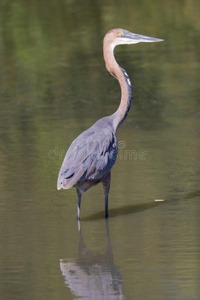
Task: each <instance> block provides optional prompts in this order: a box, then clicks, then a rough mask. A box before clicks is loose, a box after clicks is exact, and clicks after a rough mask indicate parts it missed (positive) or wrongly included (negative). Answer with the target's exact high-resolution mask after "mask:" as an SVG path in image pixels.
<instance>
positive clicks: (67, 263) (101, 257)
mask: <svg viewBox="0 0 200 300" xmlns="http://www.w3.org/2000/svg"><path fill="white" fill-rule="evenodd" d="M78 226H79V244H78V256H77V257H75V258H65V259H60V269H61V272H62V275H63V276H64V280H65V284H66V286H67V287H68V288H69V289H70V290H71V292H72V293H73V294H74V295H75V296H76V297H81V298H84V299H88V300H91V299H95V300H102V299H109V300H122V299H124V295H123V290H122V287H123V282H122V278H121V274H120V271H119V267H117V266H116V265H115V263H114V255H113V250H112V246H111V242H110V234H109V223H108V220H105V227H106V230H105V251H104V254H100V253H97V252H96V251H91V250H90V249H88V247H86V245H85V243H84V240H83V235H82V232H81V229H80V222H78Z"/></svg>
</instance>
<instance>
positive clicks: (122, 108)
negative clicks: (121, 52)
mask: <svg viewBox="0 0 200 300" xmlns="http://www.w3.org/2000/svg"><path fill="white" fill-rule="evenodd" d="M103 50H104V60H105V63H106V68H107V70H108V71H109V72H110V73H111V75H113V76H114V77H116V78H117V79H118V81H119V84H120V87H121V101H120V105H119V107H118V109H117V111H116V112H115V113H114V114H113V115H112V117H113V127H114V130H115V131H117V129H118V127H119V126H120V124H121V123H122V122H123V121H124V119H125V118H126V116H127V114H128V112H129V109H130V107H131V102H132V86H131V81H130V79H129V77H128V74H127V73H126V71H125V70H123V69H122V68H121V67H120V66H119V65H118V63H117V62H116V60H115V57H114V53H113V48H112V46H111V45H108V44H107V43H104V49H103Z"/></svg>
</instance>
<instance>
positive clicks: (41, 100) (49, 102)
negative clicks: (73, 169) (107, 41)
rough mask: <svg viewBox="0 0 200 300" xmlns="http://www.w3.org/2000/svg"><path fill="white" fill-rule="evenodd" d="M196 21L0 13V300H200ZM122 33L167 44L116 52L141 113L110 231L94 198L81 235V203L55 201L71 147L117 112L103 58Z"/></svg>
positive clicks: (97, 193) (146, 5)
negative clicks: (105, 47) (109, 37)
mask: <svg viewBox="0 0 200 300" xmlns="http://www.w3.org/2000/svg"><path fill="white" fill-rule="evenodd" d="M199 11H200V2H199V1H196V0H192V1H191V0H190V1H189V0H179V1H178V0H175V1H172V0H168V1H163V0H161V1H155V0H151V1H146V0H144V1H141V0H134V1H133V0H124V1H117V0H115V1H111V0H107V1H106V0H101V1H100V0H85V1H78V0H57V1H53V0H51V1H46V0H43V1H42V2H41V1H38V0H35V1H32V0H26V1H23V0H19V1H6V0H3V1H1V3H0V191H1V195H0V295H1V297H2V299H5V300H11V299H12V300H18V299H20V300H22V299H74V298H76V297H85V299H150V300H151V299H152V300H156V299H159V300H160V299H173V298H178V299H188V300H189V299H190V300H191V299H198V298H200V273H199V267H198V266H199V263H200V249H199V245H200V233H199V209H200V204H199V200H200V187H199V176H200V160H199V155H200V152H199V149H200V141H199V136H200V52H199V48H200V19H199ZM115 27H121V28H124V29H127V30H129V31H131V32H134V33H139V34H143V35H148V36H153V37H157V38H161V39H164V40H165V41H164V42H162V43H151V44H144V43H141V44H137V45H129V46H120V47H117V48H116V50H115V57H116V60H117V61H118V63H119V64H120V66H122V67H123V68H124V69H125V70H126V71H127V73H128V74H129V77H130V79H131V81H132V85H133V104H132V108H131V110H130V112H129V115H128V117H127V119H126V120H125V122H124V124H123V125H122V126H121V127H120V129H119V131H118V140H119V156H118V160H117V162H116V165H115V166H114V168H113V171H112V183H111V191H110V199H109V208H110V216H111V217H110V219H109V221H108V222H105V221H104V219H103V209H104V197H103V190H102V186H101V185H99V186H96V187H95V188H94V189H91V190H90V191H88V192H87V193H86V194H85V195H84V196H83V201H82V210H81V213H82V221H81V231H79V232H78V228H77V222H76V205H77V196H76V191H75V189H70V190H61V191H57V189H56V183H57V175H58V172H59V169H60V166H61V164H62V160H63V158H64V156H65V153H66V150H67V149H68V147H69V145H70V144H71V142H72V141H73V139H74V138H75V137H76V136H77V135H79V134H80V133H81V132H82V131H84V130H85V129H87V128H88V127H89V126H91V125H92V124H93V123H94V122H95V121H96V120H98V119H99V118H101V117H103V116H106V115H110V114H112V113H114V112H115V111H116V109H117V107H118V105H119V101H120V88H119V84H118V82H117V81H116V79H114V78H113V77H111V76H110V74H109V73H108V72H107V70H106V68H105V63H104V60H103V55H102V40H103V37H104V35H105V33H106V32H107V31H109V30H110V29H112V28H115ZM155 199H167V200H170V201H167V202H166V203H157V202H156V203H155V202H154V200H155ZM94 295H95V296H94Z"/></svg>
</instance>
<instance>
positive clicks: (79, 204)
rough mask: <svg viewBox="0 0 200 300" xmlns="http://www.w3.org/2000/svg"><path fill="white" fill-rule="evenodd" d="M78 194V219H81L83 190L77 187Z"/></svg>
mask: <svg viewBox="0 0 200 300" xmlns="http://www.w3.org/2000/svg"><path fill="white" fill-rule="evenodd" d="M76 191H77V195H78V205H77V220H80V212H81V192H80V191H79V190H78V189H76Z"/></svg>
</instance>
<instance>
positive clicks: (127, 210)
mask: <svg viewBox="0 0 200 300" xmlns="http://www.w3.org/2000/svg"><path fill="white" fill-rule="evenodd" d="M199 196H200V190H196V191H192V192H190V193H187V194H186V195H185V196H184V197H181V198H176V199H160V200H154V201H152V202H147V203H142V204H135V205H124V206H120V207H117V208H111V209H109V211H108V214H109V218H114V217H117V216H123V215H127V214H133V213H138V212H142V211H145V210H147V209H150V208H153V207H155V206H158V205H161V204H165V203H169V202H175V201H180V200H186V199H191V198H195V197H199ZM104 215H105V212H104V210H103V211H100V212H97V213H94V214H92V215H90V216H87V217H83V218H81V220H82V221H94V220H101V219H104Z"/></svg>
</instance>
